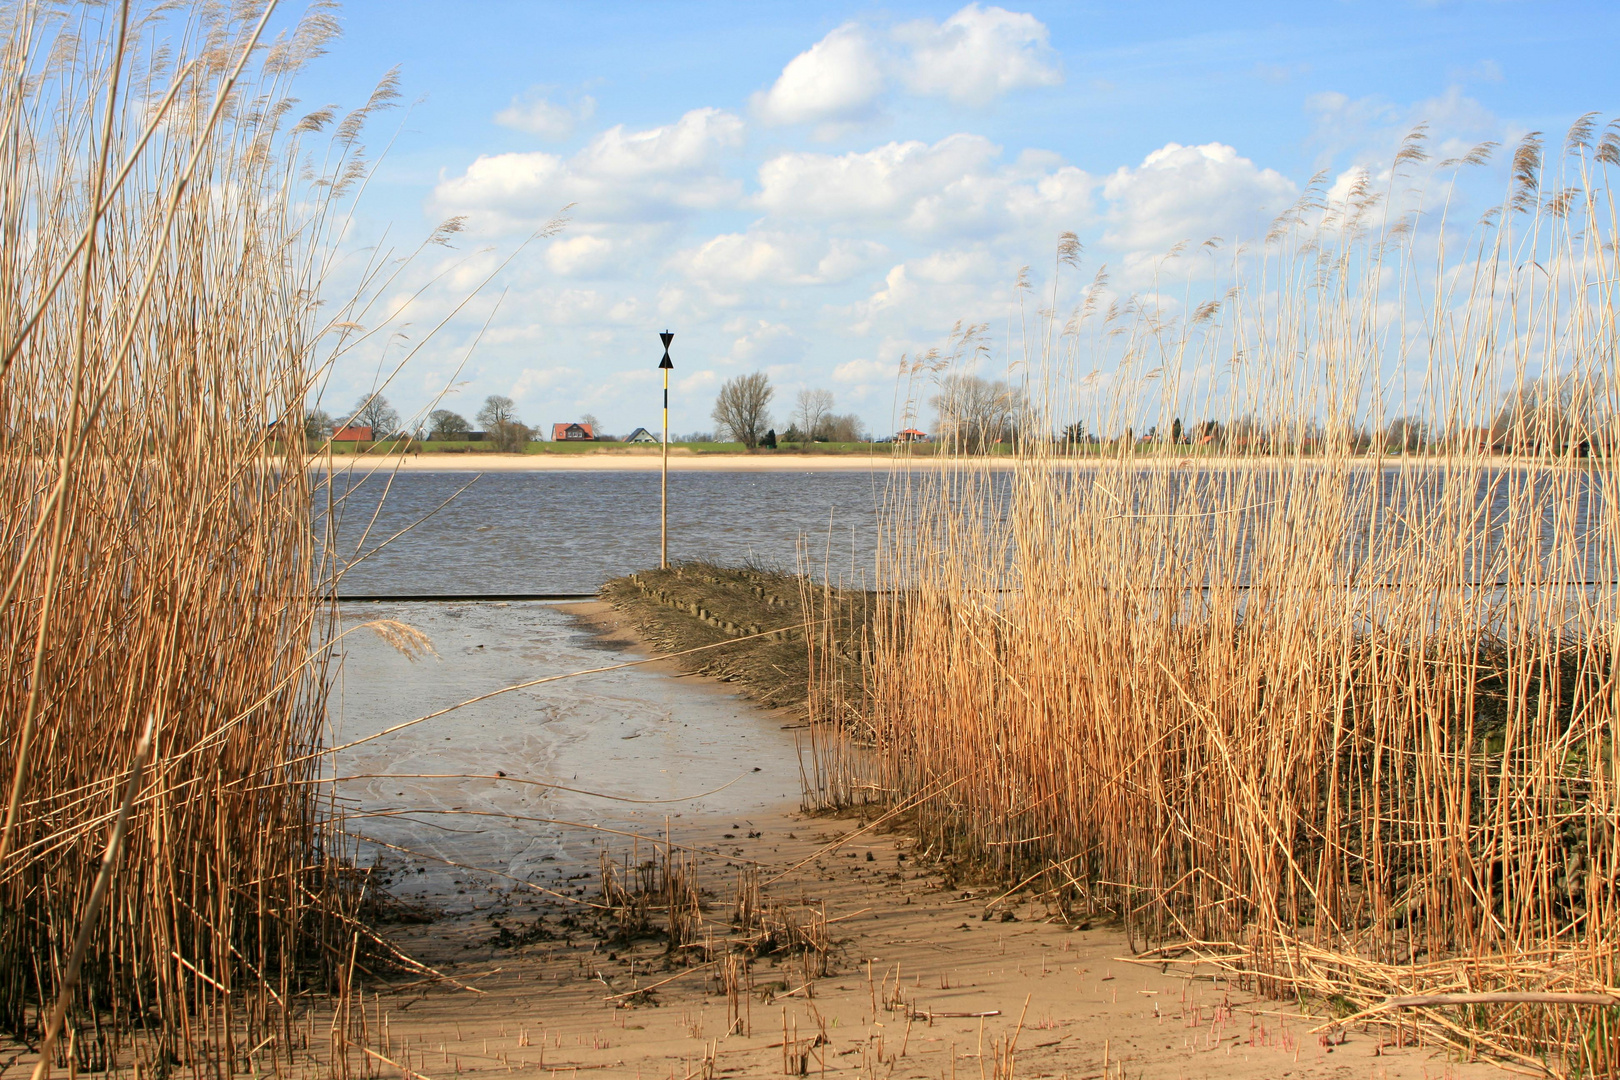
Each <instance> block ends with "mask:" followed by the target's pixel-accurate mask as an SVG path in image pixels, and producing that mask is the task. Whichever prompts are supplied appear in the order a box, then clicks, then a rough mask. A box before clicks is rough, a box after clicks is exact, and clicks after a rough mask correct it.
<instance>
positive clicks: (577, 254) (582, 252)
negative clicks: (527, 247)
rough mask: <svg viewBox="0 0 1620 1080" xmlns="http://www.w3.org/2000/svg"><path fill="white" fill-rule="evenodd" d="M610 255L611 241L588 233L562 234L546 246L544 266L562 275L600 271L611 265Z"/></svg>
mask: <svg viewBox="0 0 1620 1080" xmlns="http://www.w3.org/2000/svg"><path fill="white" fill-rule="evenodd" d="M612 257H613V242H612V241H611V240H605V239H603V238H602V237H600V236H592V235H590V234H589V233H582V234H579V235H576V236H564V237H562V238H561V239H558V240H553V241H552V242H551V245H550V246H549V247H547V248H546V266H547V267H549V268H550V269H551V272H552V273H554V274H559V275H562V276H564V277H570V276H573V277H577V276H583V275H586V274H593V273H600V272H601V271H602V270H604V269H606V268H607V267H608V266H609V265H611V261H612Z"/></svg>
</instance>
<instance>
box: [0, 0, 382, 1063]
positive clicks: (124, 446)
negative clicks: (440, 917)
mask: <svg viewBox="0 0 1620 1080" xmlns="http://www.w3.org/2000/svg"><path fill="white" fill-rule="evenodd" d="M272 7H273V5H266V4H263V3H248V4H241V5H235V6H234V7H232V8H231V9H230V10H226V9H224V8H220V7H216V6H207V7H203V6H199V7H198V8H197V9H196V10H195V11H186V10H178V11H177V10H173V9H172V8H171V9H170V10H163V9H162V8H159V7H156V6H149V5H144V4H143V5H134V6H132V5H130V4H128V3H125V4H123V5H121V6H120V5H112V6H102V5H84V6H81V7H73V6H64V5H56V4H44V3H32V2H23V3H16V4H13V5H10V6H9V7H8V9H7V10H6V12H5V13H4V17H3V23H0V163H3V169H0V177H3V179H0V235H3V236H4V237H5V240H4V242H0V348H3V349H4V362H3V364H0V523H3V524H0V552H3V553H4V558H3V560H0V582H3V583H4V593H3V595H0V634H3V638H0V649H3V650H4V657H3V660H4V664H5V668H6V677H5V679H4V681H3V683H0V717H3V719H0V747H3V753H0V757H3V758H4V760H5V761H6V763H7V765H8V768H7V769H6V770H5V773H6V775H5V777H4V781H3V782H4V783H5V789H4V798H5V800H6V806H7V808H8V810H7V815H6V818H5V822H4V825H3V827H0V1031H4V1032H6V1033H7V1034H9V1035H11V1036H13V1037H16V1038H18V1039H20V1040H22V1041H24V1042H25V1043H31V1044H32V1043H35V1042H36V1041H37V1040H38V1039H39V1038H40V1036H41V1034H42V1030H43V1029H46V1028H48V1027H49V1026H51V1025H52V1023H53V1021H50V1020H48V1019H47V1015H46V1014H47V1012H48V1011H49V1010H50V1009H51V1005H52V1003H53V1002H54V1001H56V1000H57V999H58V997H59V996H61V998H62V1001H63V1005H64V1008H63V1016H62V1020H63V1021H64V1023H65V1030H66V1037H65V1038H63V1039H61V1040H58V1041H57V1043H56V1047H55V1049H54V1050H52V1049H51V1048H50V1047H49V1046H47V1047H46V1049H47V1051H50V1052H51V1053H52V1054H54V1055H57V1056H56V1057H55V1060H50V1061H44V1062H42V1063H41V1065H42V1067H43V1068H49V1067H50V1066H52V1065H60V1064H63V1061H62V1059H61V1058H60V1056H59V1055H60V1053H61V1050H62V1048H63V1047H71V1048H72V1049H71V1054H72V1055H73V1058H74V1061H73V1062H70V1063H68V1064H69V1068H70V1071H71V1070H72V1069H73V1068H77V1069H105V1068H110V1067H122V1066H127V1065H128V1064H129V1063H130V1062H131V1061H132V1060H139V1061H143V1062H145V1063H146V1064H147V1065H154V1066H158V1067H159V1068H160V1071H162V1072H164V1073H165V1074H167V1073H169V1072H172V1071H174V1069H175V1068H176V1067H177V1066H178V1067H179V1068H182V1069H185V1070H189V1071H190V1072H191V1073H192V1074H193V1075H198V1076H201V1075H210V1076H212V1075H229V1074H231V1073H232V1072H234V1071H236V1070H240V1069H243V1068H250V1069H259V1068H272V1067H273V1068H274V1069H276V1070H278V1071H279V1070H280V1068H281V1067H282V1066H283V1064H287V1063H291V1062H292V1061H293V1060H294V1056H293V1055H294V1047H295V1043H296V1042H297V1041H298V1040H297V1038H296V1037H295V1034H296V1033H295V1032H294V1029H293V1016H292V1013H291V1012H290V1011H289V1007H288V1003H289V1002H291V1001H293V1000H294V998H295V995H296V994H298V993H300V992H302V991H303V990H304V989H307V988H310V987H312V986H319V985H323V984H341V986H342V988H343V989H344V992H345V994H346V992H347V985H348V984H347V972H348V970H349V966H350V963H349V962H350V961H352V948H351V939H352V929H351V927H350V923H351V922H352V919H351V918H350V915H349V914H348V913H349V912H351V911H352V910H353V907H354V905H355V904H356V903H357V902H358V900H359V897H358V895H357V894H358V888H359V887H358V885H357V883H356V882H357V879H356V878H355V876H354V875H352V874H350V873H348V872H347V871H346V869H345V867H344V865H343V861H342V855H343V850H342V846H341V844H339V843H338V842H337V840H336V837H335V834H332V833H329V832H328V828H327V826H326V825H325V824H324V823H323V820H322V814H321V805H320V798H319V794H318V789H317V787H316V786H315V785H314V783H312V781H313V780H315V779H316V776H317V761H316V760H315V759H314V758H312V757H311V755H312V753H314V752H315V751H317V750H318V749H319V747H320V746H321V744H322V739H323V737H324V725H325V717H326V714H325V695H326V690H325V662H326V660H325V657H326V654H325V653H324V652H323V651H322V650H321V649H320V647H319V644H320V642H322V641H323V640H326V639H328V638H330V636H331V634H332V632H333V629H332V628H333V608H332V606H331V605H330V604H329V603H326V602H323V601H322V599H321V595H322V588H321V575H322V573H323V563H322V552H321V550H320V548H319V547H318V545H317V538H316V537H315V536H314V535H313V534H312V532H311V530H310V521H311V516H312V488H311V482H310V480H309V479H308V477H307V474H306V472H305V469H304V468H303V462H304V454H305V446H304V440H303V432H302V416H303V413H304V408H305V400H306V397H307V395H308V394H309V392H310V389H311V381H312V379H313V378H314V377H315V376H316V374H317V373H318V371H319V368H320V364H319V363H318V361H317V359H316V349H317V346H318V343H319V340H320V338H321V336H322V334H323V333H324V332H325V329H326V328H325V327H323V326H322V324H321V323H320V322H319V321H318V316H319V313H318V310H317V307H316V298H317V295H318V290H319V286H320V282H321V275H322V273H323V272H324V270H325V268H326V264H327V260H328V259H329V255H328V252H329V250H330V247H331V243H332V239H333V235H332V230H333V228H334V227H335V225H336V224H337V223H339V220H340V215H341V213H342V211H341V205H342V203H343V201H344V199H346V198H347V197H348V195H349V194H350V193H351V192H352V190H353V188H354V186H355V185H356V183H357V182H358V181H359V180H360V179H361V178H362V176H363V174H364V169H365V164H364V160H363V157H362V155H361V148H360V146H359V144H358V142H357V138H358V135H359V131H360V128H361V126H362V124H363V122H364V121H365V119H366V117H367V115H368V114H369V113H370V112H372V111H374V110H375V109H377V108H380V107H382V106H384V105H386V104H387V101H388V98H389V96H390V95H391V93H392V88H391V83H389V82H388V81H387V80H385V82H384V85H383V87H382V88H380V90H379V93H378V94H377V95H376V96H374V97H373V99H372V101H371V102H370V103H368V105H367V106H366V107H365V108H363V109H360V110H356V111H355V112H353V113H351V114H350V115H349V116H348V117H347V118H345V119H343V120H342V121H341V122H340V123H339V124H338V126H337V128H336V130H335V132H334V134H333V136H332V137H331V138H330V141H329V142H328V143H327V145H326V147H325V148H324V149H316V148H314V147H312V146H310V145H309V141H310V137H311V136H313V135H315V134H316V133H318V132H319V131H320V130H321V129H322V128H323V127H325V126H326V125H327V124H328V123H330V121H331V120H332V119H333V118H332V117H331V116H330V115H327V114H324V113H317V114H313V115H312V116H310V117H306V118H304V119H303V120H297V118H296V116H295V115H294V114H292V113H291V111H290V110H291V109H292V107H293V105H294V104H295V102H294V100H293V99H292V98H290V97H289V96H288V90H289V86H290V80H291V78H292V77H293V75H294V74H295V73H296V72H297V70H298V69H299V68H300V67H301V66H302V65H303V64H304V63H305V62H306V61H308V60H309V59H310V58H311V57H314V56H316V55H319V53H320V52H321V50H322V47H323V45H324V43H325V42H326V41H327V40H328V39H329V38H330V37H331V36H332V34H333V33H334V32H335V22H334V20H333V18H332V16H331V14H330V12H329V11H328V10H327V9H326V8H325V7H324V6H322V5H317V6H316V8H315V9H313V10H312V11H311V12H310V13H309V15H308V16H307V17H306V18H305V19H304V20H303V21H302V22H301V23H299V24H298V26H297V27H296V28H295V29H294V30H292V31H291V32H289V33H288V34H287V35H284V36H283V37H281V38H279V39H277V40H275V41H274V42H271V43H268V44H266V43H264V42H261V40H260V38H261V36H262V35H263V33H264V30H265V26H266V25H267V23H268V21H269V18H270V15H271V8H272ZM164 38H170V39H172V40H173V44H160V42H161V41H162V39H164ZM308 150H315V153H316V156H317V158H319V157H320V156H321V155H324V158H325V160H324V161H317V162H316V163H315V164H310V165H306V164H305V163H304V162H303V161H301V160H300V158H301V155H302V154H303V153H304V152H305V151H308ZM328 591H329V590H328ZM312 647H313V652H312ZM148 715H156V716H158V717H160V718H161V721H160V724H159V727H158V729H157V731H156V733H155V735H154V745H153V751H152V761H151V764H150V766H149V768H148V771H147V773H146V777H147V779H146V780H145V782H144V783H143V785H142V786H141V789H140V791H139V793H138V795H137V797H136V798H135V800H134V803H133V805H132V808H131V810H130V812H129V815H128V819H127V830H126V832H125V834H124V836H123V841H122V845H121V850H119V851H113V852H112V853H111V854H112V857H113V859H114V865H113V867H112V869H113V872H112V873H111V874H110V876H109V877H107V878H105V879H102V878H100V877H98V874H97V870H96V868H97V864H98V861H99V858H100V856H101V854H102V844H103V841H104V839H105V837H106V834H107V828H108V825H109V822H110V821H111V820H112V819H113V818H114V817H115V816H118V815H119V805H118V801H119V790H118V780H117V778H118V777H120V776H121V775H123V774H125V773H126V772H127V771H129V769H130V767H131V763H132V760H134V759H133V757H132V755H134V754H135V748H136V746H137V743H138V736H139V734H140V727H141V723H142V721H143V720H144V718H145V717H147V716H148ZM98 882H101V886H102V887H103V888H105V890H106V892H105V903H103V904H100V905H99V909H98V905H96V904H94V903H91V901H92V900H94V899H95V897H96V895H97V894H96V893H95V890H96V888H97V883H98ZM81 919H83V920H84V925H85V928H86V935H85V937H84V938H83V946H84V948H83V950H82V955H83V965H82V969H80V970H75V962H74V959H73V958H74V957H75V956H77V955H80V951H78V950H75V948H74V947H73V946H74V943H75V936H76V934H77V933H78V932H79V930H80V926H81ZM75 976H77V978H76V979H75ZM358 1022H360V1023H362V1024H363V1020H361V1021H358ZM137 1033H139V1034H137ZM345 1038H347V1036H345ZM350 1041H352V1040H350ZM344 1045H345V1046H347V1043H345V1044H344ZM346 1052H347V1051H346V1050H345V1053H346Z"/></svg>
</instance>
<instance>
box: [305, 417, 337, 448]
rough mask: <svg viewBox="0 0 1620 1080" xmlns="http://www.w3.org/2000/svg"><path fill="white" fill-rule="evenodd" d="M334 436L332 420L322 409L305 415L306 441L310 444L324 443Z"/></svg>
mask: <svg viewBox="0 0 1620 1080" xmlns="http://www.w3.org/2000/svg"><path fill="white" fill-rule="evenodd" d="M331 434H332V418H331V417H330V416H328V415H326V413H324V412H322V411H321V410H320V409H311V410H310V411H309V412H307V413H305V414H304V439H305V441H307V442H310V443H317V444H319V443H323V442H325V441H326V439H327V436H329V435H331Z"/></svg>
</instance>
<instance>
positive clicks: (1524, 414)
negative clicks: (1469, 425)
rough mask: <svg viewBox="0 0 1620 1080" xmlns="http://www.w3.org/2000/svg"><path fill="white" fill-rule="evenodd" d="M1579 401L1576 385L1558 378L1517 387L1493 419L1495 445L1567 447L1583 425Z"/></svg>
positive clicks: (1536, 449)
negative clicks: (1577, 406)
mask: <svg viewBox="0 0 1620 1080" xmlns="http://www.w3.org/2000/svg"><path fill="white" fill-rule="evenodd" d="M1583 396H1584V395H1583ZM1575 401H1576V395H1575V393H1574V390H1573V388H1572V387H1571V386H1569V385H1568V384H1566V383H1563V382H1561V381H1560V380H1558V379H1556V378H1543V379H1537V380H1535V381H1534V382H1529V383H1523V384H1521V385H1519V386H1517V387H1515V388H1514V389H1513V390H1511V391H1509V392H1508V395H1507V398H1506V400H1505V401H1503V403H1502V407H1501V408H1500V409H1498V410H1497V413H1496V416H1495V418H1494V419H1492V421H1491V445H1492V446H1494V447H1496V448H1497V449H1499V450H1507V451H1517V452H1519V453H1533V454H1539V453H1544V452H1546V451H1549V450H1551V451H1554V452H1556V451H1558V450H1561V449H1563V448H1564V446H1565V445H1566V444H1568V443H1569V442H1570V441H1571V436H1572V433H1573V432H1574V431H1575V429H1576V428H1577V427H1578V426H1583V425H1579V424H1577V422H1576V418H1575V415H1574V414H1575V411H1576V410H1575V408H1574V406H1575Z"/></svg>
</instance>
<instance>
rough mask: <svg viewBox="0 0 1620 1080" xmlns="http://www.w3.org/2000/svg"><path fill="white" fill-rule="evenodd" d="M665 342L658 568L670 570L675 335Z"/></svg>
mask: <svg viewBox="0 0 1620 1080" xmlns="http://www.w3.org/2000/svg"><path fill="white" fill-rule="evenodd" d="M658 336H659V337H660V338H662V339H663V341H664V359H663V360H661V361H660V362H659V364H658V367H659V369H660V370H662V371H663V373H664V476H663V480H662V483H661V484H660V486H659V489H658V568H659V569H660V570H667V569H669V372H670V369H671V368H673V367H674V366H675V365H674V364H672V363H670V362H669V343H670V342H672V341H674V340H675V335H674V334H672V333H670V332H669V331H668V330H665V331H664V332H663V333H662V334H659V335H658Z"/></svg>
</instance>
